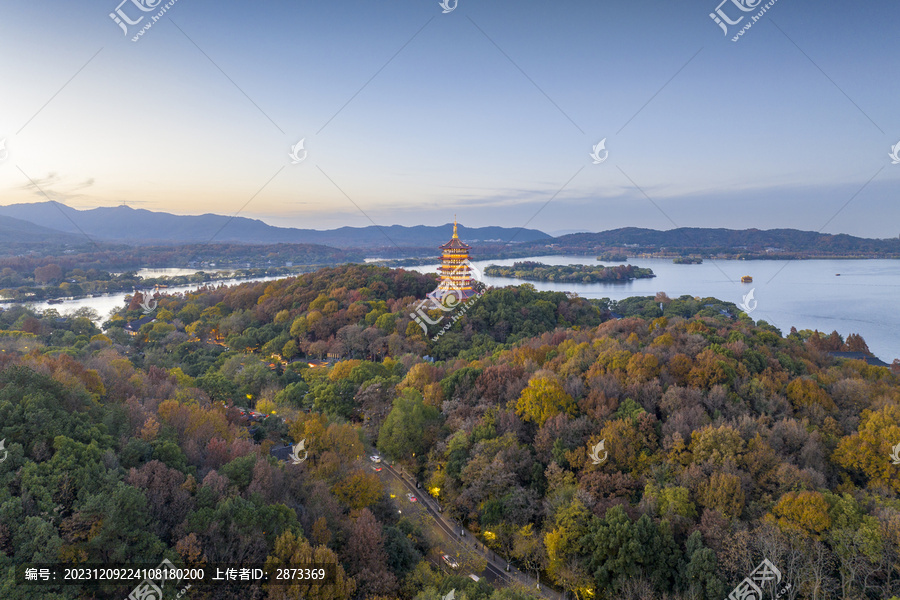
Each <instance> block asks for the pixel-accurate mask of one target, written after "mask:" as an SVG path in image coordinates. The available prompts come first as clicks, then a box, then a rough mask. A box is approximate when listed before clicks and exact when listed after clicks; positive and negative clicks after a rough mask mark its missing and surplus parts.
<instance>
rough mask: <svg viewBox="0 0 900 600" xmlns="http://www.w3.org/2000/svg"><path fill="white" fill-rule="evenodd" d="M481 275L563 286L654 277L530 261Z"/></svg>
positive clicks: (622, 269)
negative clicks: (552, 282)
mask: <svg viewBox="0 0 900 600" xmlns="http://www.w3.org/2000/svg"><path fill="white" fill-rule="evenodd" d="M484 274H485V275H489V276H491V277H515V278H518V279H526V280H531V281H560V282H564V283H601V282H616V281H631V280H632V279H648V278H650V277H656V275H655V274H654V273H653V271H652V270H651V269H643V268H640V267H635V266H634V265H619V266H618V267H601V266H593V265H545V264H544V263H539V262H533V261H523V262H516V263H513V265H512V266H511V267H505V266H500V265H490V266H489V267H487V268H486V269H485V270H484Z"/></svg>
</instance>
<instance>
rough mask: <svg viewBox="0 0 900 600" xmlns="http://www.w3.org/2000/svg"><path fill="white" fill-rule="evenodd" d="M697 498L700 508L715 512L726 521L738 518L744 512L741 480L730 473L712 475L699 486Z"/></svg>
mask: <svg viewBox="0 0 900 600" xmlns="http://www.w3.org/2000/svg"><path fill="white" fill-rule="evenodd" d="M697 497H698V498H697V499H698V500H699V501H700V505H701V506H704V507H705V508H711V509H714V510H717V511H719V512H720V513H722V515H724V516H725V518H727V519H735V518H737V517H740V516H741V513H742V512H743V511H744V499H745V498H744V490H743V489H742V488H741V478H740V477H738V476H737V475H732V474H731V473H714V474H713V476H712V477H710V478H709V479H708V480H707V481H704V482H703V483H701V484H700V489H699V490H698V493H697Z"/></svg>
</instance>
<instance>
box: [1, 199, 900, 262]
mask: <svg viewBox="0 0 900 600" xmlns="http://www.w3.org/2000/svg"><path fill="white" fill-rule="evenodd" d="M451 233H452V225H451V224H449V223H448V224H447V225H443V226H439V227H430V226H425V225H418V226H415V227H404V226H401V225H391V226H386V227H378V226H374V225H372V226H369V227H340V228H338V229H331V230H324V231H320V230H316V229H293V228H289V227H275V226H272V225H268V224H266V223H264V222H262V221H259V220H257V219H248V218H246V217H234V218H232V217H227V216H223V215H213V214H206V215H197V216H183V215H173V214H170V213H164V212H153V211H149V210H143V209H133V208H130V207H127V206H118V207H115V208H95V209H93V210H83V211H80V210H76V209H73V208H69V207H67V206H65V205H63V204H59V203H56V202H40V203H33V204H13V205H10V206H0V246H3V245H4V244H5V245H6V246H7V248H8V249H11V248H12V246H13V245H15V246H16V248H17V249H20V248H21V247H22V246H23V245H27V244H41V245H48V246H50V245H52V246H54V247H59V246H65V245H77V244H81V245H84V244H85V243H88V242H97V243H100V244H104V243H105V244H117V245H121V244H128V245H131V246H144V247H146V246H181V245H187V244H192V245H197V244H201V245H206V244H209V243H210V242H212V243H215V244H254V245H274V244H310V245H315V246H319V247H322V246H326V247H328V248H322V250H323V251H325V250H327V251H328V252H331V250H330V249H333V248H338V249H341V250H352V251H353V252H358V253H362V254H360V255H368V256H372V255H377V256H403V257H411V256H433V255H434V254H436V253H437V247H438V246H440V245H441V244H443V243H445V242H446V241H447V240H448V239H449V238H450V235H451ZM85 236H87V238H90V239H89V240H88V239H87V238H86V237H85ZM459 236H460V238H461V239H462V240H463V241H464V242H466V243H467V244H469V245H471V246H473V248H474V249H475V256H476V258H477V257H479V256H480V257H483V258H503V257H517V256H519V257H521V256H536V255H546V254H586V255H590V254H592V253H599V252H603V251H609V250H617V251H619V252H621V253H626V254H629V255H634V254H642V253H662V254H690V253H697V254H704V255H712V256H715V255H734V256H746V257H753V258H760V257H765V256H769V257H773V258H774V257H778V256H782V255H783V256H807V257H812V256H865V257H889V258H900V239H897V238H891V239H869V238H860V237H855V236H852V235H846V234H837V235H831V234H823V233H816V232H813V231H800V230H797V229H770V230H759V229H743V230H734V229H702V228H693V227H682V228H679V229H671V230H668V231H658V230H655V229H642V228H638V227H625V228H622V229H613V230H610V231H602V232H599V233H571V234H568V235H562V236H559V237H552V236H550V235H547V234H546V233H544V232H542V231H538V230H536V229H519V228H515V227H475V228H472V227H466V226H464V225H460V226H459ZM398 248H399V250H398ZM328 252H326V254H327V253H328Z"/></svg>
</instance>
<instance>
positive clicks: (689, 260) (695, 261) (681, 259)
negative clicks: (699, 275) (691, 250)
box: [672, 256, 703, 265]
mask: <svg viewBox="0 0 900 600" xmlns="http://www.w3.org/2000/svg"><path fill="white" fill-rule="evenodd" d="M672 262H673V263H675V264H676V265H699V264H703V259H702V258H700V257H699V256H678V257H676V258H673V259H672Z"/></svg>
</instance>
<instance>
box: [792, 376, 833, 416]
mask: <svg viewBox="0 0 900 600" xmlns="http://www.w3.org/2000/svg"><path fill="white" fill-rule="evenodd" d="M786 395H787V397H788V400H790V401H791V404H793V405H794V408H801V407H804V406H810V407H811V406H821V407H822V408H824V409H825V410H835V408H836V407H835V405H834V400H832V399H831V396H829V395H828V394H827V393H826V392H825V390H823V389H822V388H820V387H819V384H817V383H816V382H815V381H813V380H811V379H795V380H793V381H792V382H790V383H789V384H788V386H787V390H786Z"/></svg>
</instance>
